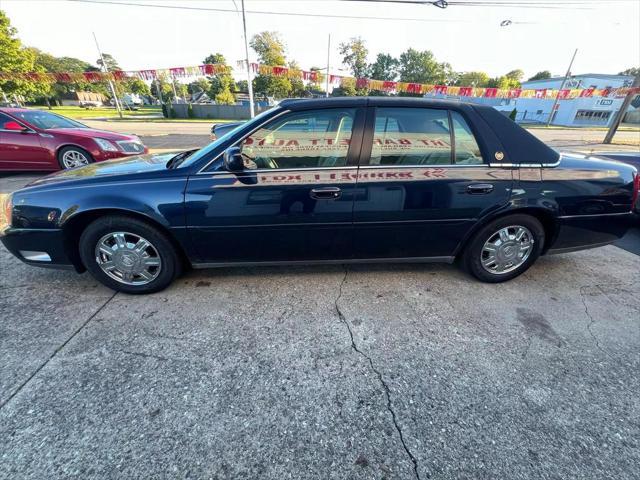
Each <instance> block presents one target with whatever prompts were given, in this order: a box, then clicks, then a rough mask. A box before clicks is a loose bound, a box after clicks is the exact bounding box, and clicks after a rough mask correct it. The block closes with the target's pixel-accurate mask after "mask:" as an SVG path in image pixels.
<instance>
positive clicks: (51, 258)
mask: <svg viewBox="0 0 640 480" xmlns="http://www.w3.org/2000/svg"><path fill="white" fill-rule="evenodd" d="M0 241H1V242H2V243H3V244H4V246H5V247H6V249H7V250H9V252H11V253H12V254H13V255H14V256H15V257H17V258H18V259H20V260H22V261H23V262H24V263H26V264H29V265H35V266H38V267H46V268H62V269H69V270H77V271H80V270H81V269H80V268H79V266H78V265H75V264H74V262H72V261H71V259H70V258H69V256H68V254H67V249H66V248H65V241H64V236H63V234H62V230H59V229H35V228H8V229H7V230H5V231H4V232H2V235H1V236H0Z"/></svg>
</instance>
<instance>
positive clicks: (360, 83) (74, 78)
mask: <svg viewBox="0 0 640 480" xmlns="http://www.w3.org/2000/svg"><path fill="white" fill-rule="evenodd" d="M238 66H239V67H243V66H244V62H242V61H241V62H238ZM250 68H251V70H252V71H253V72H254V73H259V74H261V75H273V76H276V77H287V78H292V79H293V78H295V79H301V80H304V81H309V82H316V83H318V82H321V81H324V79H325V77H324V74H322V73H320V72H317V71H308V70H301V69H298V68H291V67H280V66H272V65H261V64H258V63H251V64H250ZM231 72H232V68H231V67H230V66H229V65H224V64H204V65H197V66H190V67H175V68H167V69H151V70H131V71H124V70H116V71H113V72H55V73H49V72H46V73H45V72H28V73H7V72H0V81H11V80H27V81H32V82H47V83H56V82H59V83H78V82H89V83H99V82H104V81H109V80H111V81H116V82H118V81H125V80H129V79H134V78H138V79H141V80H146V81H153V80H156V79H160V78H167V77H170V78H187V77H199V76H207V75H216V74H222V73H228V74H230V73H231ZM329 83H330V84H331V85H332V86H346V85H354V84H355V87H356V88H358V89H369V90H375V91H380V92H387V93H401V92H404V93H413V94H420V95H426V94H441V95H450V96H459V97H485V98H548V99H555V98H558V99H559V100H570V99H573V98H583V97H613V98H620V97H624V96H625V95H627V94H628V93H631V94H640V87H635V88H631V87H621V88H603V89H598V88H570V89H569V88H567V89H562V90H558V89H551V88H540V89H522V88H508V89H505V88H491V87H473V86H470V87H461V86H450V85H430V84H424V83H411V82H394V81H385V80H374V79H370V78H355V77H349V76H343V75H332V74H330V75H329Z"/></svg>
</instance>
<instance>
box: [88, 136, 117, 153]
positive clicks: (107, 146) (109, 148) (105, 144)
mask: <svg viewBox="0 0 640 480" xmlns="http://www.w3.org/2000/svg"><path fill="white" fill-rule="evenodd" d="M94 140H95V141H96V143H97V144H98V146H99V147H100V149H101V150H104V151H105V152H117V151H118V147H116V146H115V145H114V144H113V143H111V142H110V141H109V140H105V139H104V138H94Z"/></svg>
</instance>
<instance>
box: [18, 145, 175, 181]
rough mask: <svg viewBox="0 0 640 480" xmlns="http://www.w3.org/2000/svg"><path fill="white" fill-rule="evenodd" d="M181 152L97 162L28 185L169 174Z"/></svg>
mask: <svg viewBox="0 0 640 480" xmlns="http://www.w3.org/2000/svg"><path fill="white" fill-rule="evenodd" d="M177 153H179V152H166V153H158V154H148V155H139V156H135V157H127V158H119V159H116V160H109V161H106V162H97V163H92V164H90V165H86V166H84V167H79V168H72V169H70V170H62V171H60V172H56V173H53V174H51V175H47V176H46V177H42V178H39V179H38V180H35V181H33V182H31V183H30V184H28V185H27V187H38V186H44V185H53V184H62V183H66V182H86V183H93V181H95V180H97V179H104V178H111V177H126V176H129V175H138V174H144V173H151V172H158V171H166V172H169V171H171V170H168V169H167V167H166V165H167V162H168V161H169V160H170V159H171V157H173V156H174V155H176V154H177Z"/></svg>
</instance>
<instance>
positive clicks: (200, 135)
mask: <svg viewBox="0 0 640 480" xmlns="http://www.w3.org/2000/svg"><path fill="white" fill-rule="evenodd" d="M83 123H85V124H87V125H89V126H90V127H93V128H99V129H103V130H111V131H114V132H121V133H135V134H137V135H140V137H141V138H142V139H143V141H144V142H145V144H147V145H148V146H149V147H150V148H152V149H154V150H159V151H164V150H176V149H178V150H179V149H187V148H197V147H201V146H203V145H206V144H207V143H208V142H210V138H209V133H210V131H211V124H210V123H203V122H156V123H153V122H129V121H127V122H115V121H110V122H107V121H99V120H86V121H83ZM529 131H530V132H531V133H532V134H533V135H535V136H537V137H538V138H540V139H541V140H542V141H544V142H546V143H547V144H549V145H551V146H552V147H555V148H558V149H562V150H574V151H580V152H584V153H591V152H593V151H598V150H616V151H620V150H631V151H638V150H639V149H640V130H636V131H630V130H624V131H620V132H618V133H617V134H616V136H615V138H614V143H613V144H612V145H602V143H601V142H602V139H603V138H604V135H605V133H606V132H604V131H602V130H590V129H575V128H573V129H560V128H551V129H548V130H547V129H543V128H532V129H530V130H529Z"/></svg>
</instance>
